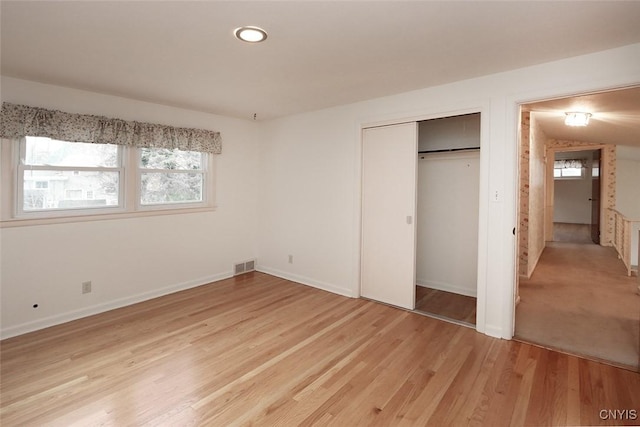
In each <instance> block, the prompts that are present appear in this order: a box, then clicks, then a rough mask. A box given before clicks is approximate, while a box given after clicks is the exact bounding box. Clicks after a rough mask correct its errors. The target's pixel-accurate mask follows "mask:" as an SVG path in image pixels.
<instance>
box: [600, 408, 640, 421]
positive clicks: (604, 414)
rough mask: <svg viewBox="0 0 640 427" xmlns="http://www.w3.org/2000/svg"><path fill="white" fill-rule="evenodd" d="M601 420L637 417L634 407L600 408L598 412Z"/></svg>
mask: <svg viewBox="0 0 640 427" xmlns="http://www.w3.org/2000/svg"><path fill="white" fill-rule="evenodd" d="M598 416H599V417H600V419H601V420H616V421H625V420H626V421H629V420H637V419H638V411H637V410H636V409H601V410H600V412H599V413H598Z"/></svg>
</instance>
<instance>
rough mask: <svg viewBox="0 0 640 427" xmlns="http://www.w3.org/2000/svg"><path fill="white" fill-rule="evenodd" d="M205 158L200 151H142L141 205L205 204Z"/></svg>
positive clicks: (159, 149) (158, 149) (152, 149)
mask: <svg viewBox="0 0 640 427" xmlns="http://www.w3.org/2000/svg"><path fill="white" fill-rule="evenodd" d="M205 157H206V155H205V154H203V153H199V152H196V151H178V150H168V149H165V148H142V149H140V164H139V167H140V199H139V203H140V205H142V206H156V205H166V204H185V203H186V204H190V203H202V201H203V196H204V193H203V190H204V183H205V179H204V174H205V163H204V159H205Z"/></svg>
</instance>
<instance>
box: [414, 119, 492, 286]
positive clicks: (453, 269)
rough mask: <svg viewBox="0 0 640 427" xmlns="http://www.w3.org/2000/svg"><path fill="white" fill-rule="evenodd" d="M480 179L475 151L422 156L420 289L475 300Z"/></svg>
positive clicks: (419, 241) (419, 219)
mask: <svg viewBox="0 0 640 427" xmlns="http://www.w3.org/2000/svg"><path fill="white" fill-rule="evenodd" d="M479 130H480V129H478V132H479ZM479 177H480V153H479V152H477V151H476V152H458V153H434V154H427V155H420V156H419V160H418V203H417V206H418V209H417V216H416V227H417V252H416V283H417V284H418V285H421V286H426V287H429V288H433V289H439V290H442V291H447V292H453V293H457V294H461V295H467V296H472V297H475V296H476V295H477V286H478V277H477V275H478V206H479V196H480V194H479V185H478V179H479Z"/></svg>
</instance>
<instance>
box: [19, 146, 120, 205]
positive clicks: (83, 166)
mask: <svg viewBox="0 0 640 427" xmlns="http://www.w3.org/2000/svg"><path fill="white" fill-rule="evenodd" d="M20 158H21V161H20V162H19V164H18V209H17V211H18V214H23V213H27V212H38V211H59V210H74V209H95V208H107V207H122V197H121V193H122V192H121V191H120V182H121V181H122V167H121V164H122V159H121V153H120V149H119V147H118V146H117V145H109V144H87V143H80V142H67V141H56V140H53V139H49V138H36V137H26V138H25V139H24V141H23V142H22V143H21V144H20ZM91 190H93V191H95V192H96V194H97V195H98V197H97V198H95V199H94V200H91V201H89V200H85V199H84V198H83V197H82V195H83V194H84V192H86V191H91ZM113 190H115V191H113Z"/></svg>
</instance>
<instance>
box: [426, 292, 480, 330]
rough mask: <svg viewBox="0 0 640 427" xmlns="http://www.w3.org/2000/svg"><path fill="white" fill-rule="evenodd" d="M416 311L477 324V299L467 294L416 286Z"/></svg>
mask: <svg viewBox="0 0 640 427" xmlns="http://www.w3.org/2000/svg"><path fill="white" fill-rule="evenodd" d="M416 311H420V312H423V313H427V314H432V315H436V316H439V317H443V318H447V319H451V320H455V321H458V322H464V323H468V324H469V325H475V324H476V299H475V298H474V297H468V296H466V295H459V294H454V293H451V292H445V291H440V290H438V289H431V288H427V287H424V286H416Z"/></svg>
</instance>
